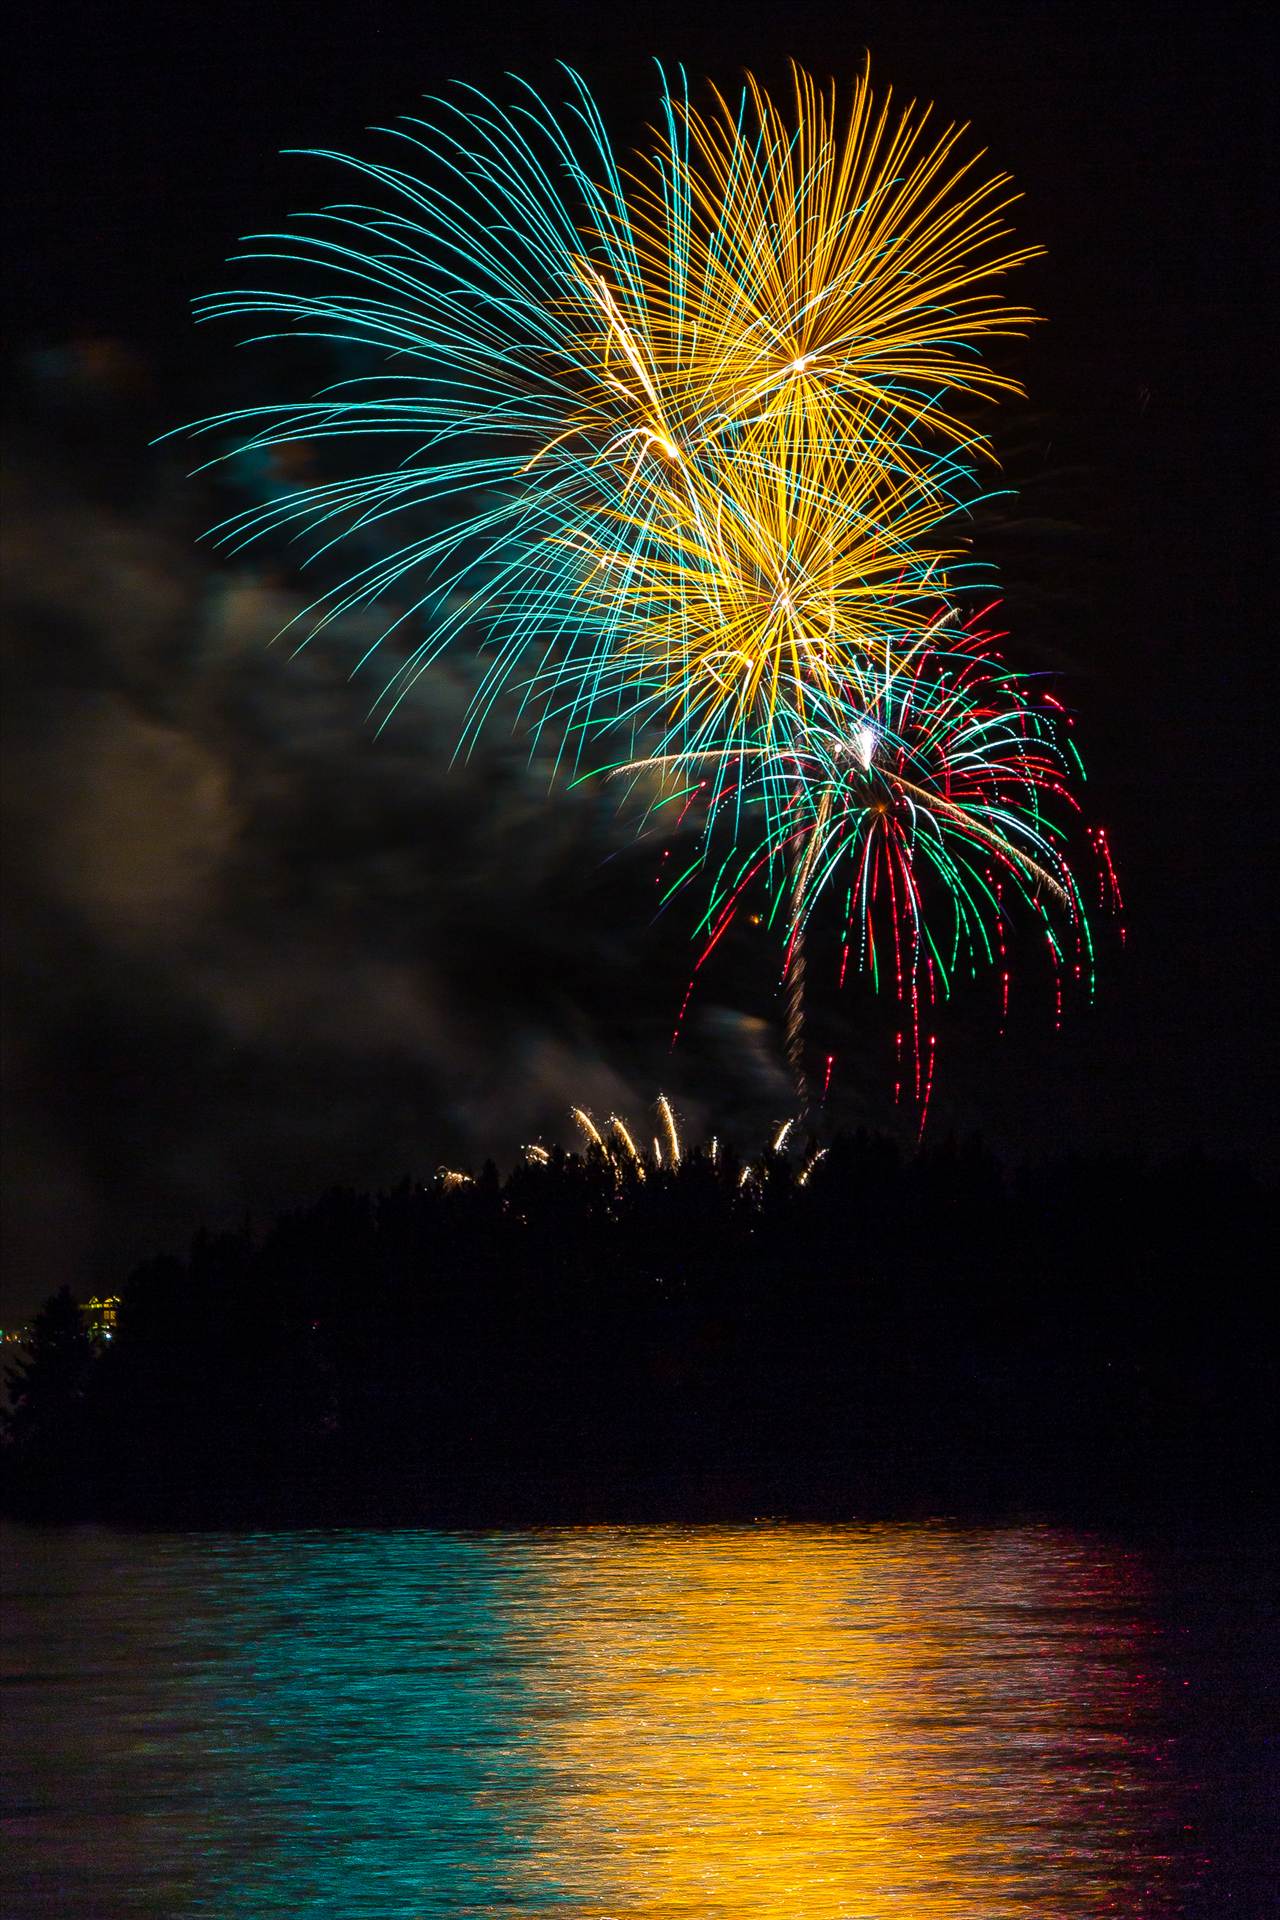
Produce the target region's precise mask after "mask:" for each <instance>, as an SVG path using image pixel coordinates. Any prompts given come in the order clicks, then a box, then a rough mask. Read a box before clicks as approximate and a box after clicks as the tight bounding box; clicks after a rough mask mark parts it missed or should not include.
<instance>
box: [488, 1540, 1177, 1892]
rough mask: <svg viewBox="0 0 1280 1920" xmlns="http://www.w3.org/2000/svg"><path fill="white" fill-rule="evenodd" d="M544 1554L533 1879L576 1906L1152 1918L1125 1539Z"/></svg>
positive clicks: (1141, 1703)
mask: <svg viewBox="0 0 1280 1920" xmlns="http://www.w3.org/2000/svg"><path fill="white" fill-rule="evenodd" d="M547 1544H548V1546H549V1545H550V1542H548V1543H547ZM552 1557H553V1560H554V1563H555V1571H554V1574H553V1578H552V1590H551V1592H550V1593H546V1592H544V1593H543V1595H542V1597H541V1604H540V1606H539V1612H540V1613H541V1612H542V1608H543V1607H544V1606H545V1607H547V1610H548V1614H549V1615H550V1616H551V1617H547V1616H546V1615H544V1617H543V1618H542V1619H541V1620H540V1622H539V1624H540V1627H541V1630H542V1633H543V1635H545V1641H544V1645H545V1660H544V1661H543V1662H542V1663H541V1664H540V1666H539V1668H538V1671H537V1674H536V1675H535V1676H534V1677H533V1678H532V1681H531V1682H530V1684H531V1686H532V1693H533V1699H532V1705H531V1719H532V1724H529V1723H526V1727H525V1730H524V1731H525V1733H526V1737H529V1738H531V1740H532V1743H533V1745H534V1747H535V1749H536V1751H537V1755H538V1763H539V1771H540V1772H541V1771H542V1770H543V1769H545V1770H546V1776H547V1780H548V1788H549V1790H548V1791H547V1793H546V1795H545V1799H544V1802H543V1808H544V1811H543V1813H542V1815H541V1817H540V1820H539V1832H538V1836H537V1840H536V1843H535V1844H534V1846H533V1847H532V1848H531V1850H530V1852H529V1854H528V1856H527V1868H528V1874H529V1884H530V1885H532V1884H534V1883H536V1884H537V1886H538V1887H539V1888H540V1889H541V1890H542V1891H543V1893H544V1894H545V1891H546V1889H547V1886H548V1883H549V1882H550V1883H552V1884H556V1883H558V1884H559V1886H560V1888H561V1889H562V1897H564V1898H566V1899H567V1900H568V1901H569V1903H570V1905H571V1907H572V1910H573V1911H583V1912H587V1913H590V1914H592V1915H599V1916H614V1917H616V1920H622V1916H627V1920H641V1916H645V1917H646V1920H647V1917H648V1916H653V1917H654V1920H658V1916H661V1920H680V1917H681V1916H686V1915H687V1916H694V1915H698V1916H703V1915H712V1914H717V1915H718V1914H724V1915H733V1916H735V1920H757V1917H758V1920H765V1916H770V1917H773V1916H777V1920H783V1916H785V1920H879V1917H880V1916H890V1915H893V1916H906V1917H907V1920H1000V1917H1001V1916H1005V1915H1010V1916H1013V1915H1016V1916H1028V1915H1034V1916H1035V1917H1036V1920H1056V1917H1057V1916H1064V1920H1065V1916H1072V1917H1073V1920H1084V1916H1089V1920H1094V1917H1095V1916H1100V1915H1104V1914H1117V1915H1119V1914H1123V1915H1125V1916H1132V1915H1135V1914H1137V1913H1139V1912H1142V1913H1146V1912H1149V1911H1154V1910H1155V1909H1153V1908H1151V1907H1149V1906H1148V1905H1147V1904H1146V1901H1147V1898H1148V1896H1150V1895H1151V1894H1152V1893H1153V1892H1154V1891H1155V1882H1154V1876H1155V1875H1156V1874H1157V1870H1158V1861H1157V1859H1156V1856H1155V1853H1154V1850H1153V1847H1152V1844H1151V1838H1150V1835H1148V1834H1146V1833H1144V1831H1143V1826H1144V1819H1145V1816H1146V1808H1145V1802H1144V1799H1143V1793H1142V1785H1141V1783H1142V1779H1143V1777H1144V1775H1143V1771H1142V1769H1137V1770H1135V1767H1134V1764H1133V1761H1134V1755H1133V1751H1132V1743H1133V1742H1134V1740H1135V1739H1137V1740H1140V1739H1141V1737H1142V1731H1143V1725H1144V1722H1145V1721H1146V1719H1147V1712H1148V1706H1149V1702H1148V1700H1147V1697H1146V1683H1145V1682H1144V1680H1143V1678H1142V1674H1141V1668H1142V1664H1143V1663H1142V1661H1141V1660H1140V1659H1139V1658H1137V1655H1138V1653H1139V1651H1140V1648H1139V1647H1138V1645H1137V1640H1138V1638H1139V1635H1140V1631H1141V1630H1140V1628H1139V1627H1138V1625H1137V1624H1136V1617H1135V1613H1134V1610H1133V1603H1134V1600H1135V1598H1136V1594H1135V1585H1136V1583H1137V1581H1138V1573H1137V1567H1136V1562H1133V1561H1131V1560H1129V1559H1128V1557H1127V1556H1125V1555H1124V1554H1121V1553H1118V1552H1117V1551H1116V1550H1114V1549H1106V1550H1097V1549H1095V1548H1093V1547H1092V1546H1091V1545H1090V1544H1089V1543H1088V1542H1087V1541H1084V1540H1081V1539H1080V1537H1079V1536H1063V1535H1060V1534H1054V1533H1050V1532H1048V1531H1038V1530H1024V1531H1018V1532H1015V1533H1005V1534H985V1535H977V1534H975V1535H972V1536H968V1535H965V1534H963V1533H958V1532H956V1531H944V1530H942V1529H937V1530H933V1529H928V1528H901V1527H898V1528H884V1529H878V1528H870V1529H865V1530H857V1531H849V1530H833V1531H829V1532H828V1531H823V1530H818V1529H792V1528H778V1529H761V1530H759V1531H752V1530H744V1531H726V1532H703V1531H697V1530H690V1531H678V1530H672V1529H664V1530H661V1531H658V1530H654V1531H652V1532H649V1531H645V1530H639V1531H626V1532H620V1533H616V1534H615V1533H610V1532H607V1531H601V1532H590V1533H585V1534H578V1535H574V1536H568V1537H566V1536H560V1537H559V1539H558V1540H557V1541H556V1543H555V1552H554V1554H553V1556H552ZM521 1910H526V1909H523V1908H522V1909H521Z"/></svg>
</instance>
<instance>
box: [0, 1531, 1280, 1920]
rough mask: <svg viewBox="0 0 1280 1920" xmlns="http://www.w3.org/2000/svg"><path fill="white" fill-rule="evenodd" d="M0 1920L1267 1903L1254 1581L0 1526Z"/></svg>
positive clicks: (1068, 1567)
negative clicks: (0, 1564) (0, 1712)
mask: <svg viewBox="0 0 1280 1920" xmlns="http://www.w3.org/2000/svg"><path fill="white" fill-rule="evenodd" d="M4 1546H5V1566H6V1589H7V1603H6V1608H5V1622H6V1624H5V1644H4V1652H5V1663H4V1671H5V1692H6V1711H5V1714H4V1728H5V1732H4V1757H5V1799H6V1813H7V1828H8V1831H7V1845H6V1848H5V1854H4V1865H3V1868H0V1886H2V1888H3V1896H4V1898H3V1905H2V1906H0V1911H2V1912H3V1914H4V1915H5V1916H6V1920H9V1916H21V1920H27V1916H31V1917H32V1920H35V1916H40V1915H55V1914H56V1915H58V1916H60V1920H80V1916H89V1915H92V1916H94V1917H95V1920H115V1916H127V1915H135V1914H136V1915H143V1914H145V1915H163V1916H166V1920H170V1917H171V1920H180V1917H181V1916H187V1915H211V1916H218V1920H241V1917H242V1916H243V1920H263V1917H264V1916H268V1915H276V1914H281V1915H289V1916H291V1920H304V1916H332V1917H333V1920H356V1917H357V1916H369V1917H370V1920H400V1917H401V1916H404V1917H405V1920H409V1916H413V1917H414V1920H419V1917H425V1916H436V1915H441V1916H444V1915H447V1916H449V1917H450V1920H458V1917H459V1916H467V1915H486V1916H487V1915H503V1916H516V1915H519V1916H531V1917H532V1916H538V1917H539V1920H543V1917H544V1916H562V1917H563V1920H580V1917H581V1920H586V1916H591V1920H606V1916H607V1917H609V1920H624V1917H625V1920H641V1916H643V1917H644V1920H650V1917H652V1920H685V1917H686V1916H687V1917H688V1920H695V1916H696V1917H698V1920H702V1917H703V1916H721V1915H723V1916H725V1920H765V1916H770V1917H771V1920H784V1917H785V1920H881V1917H882V1916H884V1920H889V1916H895V1917H899V1916H900V1920H953V1917H954V1920H1004V1917H1005V1916H1008V1920H1015V1916H1016V1917H1017V1920H1066V1917H1067V1916H1070V1917H1071V1920H1086V1917H1087V1920H1096V1917H1097V1916H1104V1915H1107V1916H1110V1915H1114V1916H1117V1917H1118V1920H1138V1917H1139V1916H1143V1917H1144V1920H1145V1917H1146V1916H1190V1915H1195V1916H1201V1915H1203V1916H1213V1917H1216V1916H1220V1915H1221V1916H1227V1915H1239V1916H1241V1920H1262V1917H1263V1916H1265V1915H1267V1914H1271V1913H1274V1912H1277V1911H1280V1877H1277V1860H1276V1855H1275V1852H1274V1850H1273V1836H1272V1832H1271V1830H1270V1829H1269V1826H1268V1822H1269V1820H1270V1819H1272V1818H1274V1815H1275V1811H1276V1810H1275V1807H1274V1805H1273V1804H1271V1803H1270V1801H1269V1785H1270V1780H1269V1775H1268V1737H1269V1734H1270V1732H1271V1723H1270V1716H1269V1710H1268V1704H1267V1702H1268V1686H1269V1684H1271V1683H1273V1682H1274V1677H1275V1670H1274V1665H1273V1660H1274V1642H1273V1641H1271V1640H1270V1637H1269V1630H1268V1625H1267V1618H1266V1586H1267V1583H1266V1581H1265V1579H1264V1577H1263V1575H1262V1573H1261V1572H1260V1569H1259V1563H1258V1562H1257V1560H1256V1559H1255V1560H1252V1561H1250V1560H1249V1559H1248V1558H1247V1557H1245V1558H1243V1559H1241V1560H1239V1561H1238V1562H1237V1561H1236V1560H1232V1559H1223V1558H1221V1557H1215V1556H1213V1555H1209V1554H1207V1553H1202V1554H1201V1555H1199V1556H1188V1555H1186V1554H1183V1555H1181V1556H1179V1555H1175V1554H1172V1553H1169V1552H1164V1553H1153V1552H1151V1551H1142V1550H1139V1549H1137V1548H1134V1547H1126V1546H1118V1545H1116V1544H1114V1543H1108V1542H1105V1541H1102V1540H1100V1539H1095V1538H1093V1537H1091V1536H1088V1535H1083V1534H1072V1533H1068V1532H1062V1531H1054V1530H1051V1529H1047V1528H1034V1527H1030V1528H1019V1529H1013V1530H1000V1531H974V1530H964V1529H959V1528H948V1527H943V1526H931V1527H899V1526H875V1527H866V1528H856V1527H855V1528H835V1529H830V1530H827V1529H818V1528H807V1527H785V1526H760V1527H753V1528H746V1529H733V1530H712V1529H680V1528H635V1529H617V1530H614V1529H584V1530H562V1531H561V1530H557V1531H549V1532H545V1533H505V1534H474V1535H447V1534H439V1533H427V1532H423V1533H411V1532H410V1533H366V1532H338V1533H326V1534H320V1533H315V1534H204V1535H200V1534H161V1535H138V1534H127V1533H113V1532H109V1531H105V1530H95V1529H72V1530H66V1531H58V1530H52V1529H50V1530H40V1529H32V1530H26V1529H16V1528H14V1529H7V1530H6V1531H5V1535H4Z"/></svg>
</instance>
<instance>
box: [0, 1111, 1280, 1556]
mask: <svg viewBox="0 0 1280 1920" xmlns="http://www.w3.org/2000/svg"><path fill="white" fill-rule="evenodd" d="M806 1161H807V1156H805V1158H804V1159H802V1160H797V1161H795V1162H792V1161H789V1160H787V1159H785V1158H782V1157H774V1158H772V1159H766V1160H765V1161H764V1162H763V1163H757V1171H756V1172H755V1173H754V1174H753V1175H752V1176H750V1177H749V1178H748V1179H747V1180H746V1182H745V1183H744V1182H743V1180H742V1174H741V1169H740V1167H739V1166H738V1165H737V1164H735V1163H734V1162H733V1161H732V1160H731V1159H730V1158H728V1157H726V1156H720V1157H719V1158H718V1159H717V1160H715V1161H713V1160H712V1159H710V1158H709V1157H708V1156H707V1155H706V1154H704V1153H702V1152H694V1153H692V1154H690V1155H689V1156H687V1157H686V1159H685V1160H684V1161H683V1163H682V1164H681V1165H680V1166H679V1167H678V1168H675V1169H672V1168H667V1169H666V1170H656V1169H650V1170H649V1172H648V1173H647V1177H645V1178H644V1179H643V1180H641V1179H638V1178H636V1177H635V1176H634V1174H632V1175H630V1176H629V1177H625V1178H624V1177H620V1176H619V1174H618V1172H617V1171H616V1169H614V1168H613V1167H611V1166H610V1165H609V1164H608V1163H607V1162H606V1161H605V1159H604V1158H603V1156H597V1157H594V1158H592V1157H588V1158H586V1159H582V1158H578V1157H567V1156H563V1155H556V1156H553V1158H552V1159H551V1161H550V1163H549V1164H548V1165H545V1166H520V1167H518V1168H516V1170H515V1171H514V1172H512V1173H511V1174H510V1175H509V1177H508V1178H507V1179H506V1180H505V1181H503V1180H500V1179H499V1177H498V1175H497V1173H496V1172H495V1170H494V1169H493V1167H492V1166H487V1167H486V1168H485V1169H484V1171H483V1172H482V1173H481V1174H480V1175H479V1177H478V1178H477V1179H475V1180H474V1181H472V1182H465V1183H460V1182H451V1183H449V1184H446V1183H444V1182H441V1181H438V1180H437V1181H435V1182H433V1183H431V1185H429V1186H428V1187H425V1188H424V1187H422V1186H421V1185H420V1184H414V1183H412V1182H410V1181H408V1180H406V1181H405V1182H404V1183H403V1184H402V1185H401V1186H400V1187H399V1188H397V1189H396V1190H395V1191H393V1192H390V1193H385V1194H380V1195H378V1196H370V1195H368V1194H361V1193H355V1192H348V1191H341V1190H335V1191H331V1192H329V1193H326V1194H325V1195H324V1197H323V1198H322V1199H320V1200H319V1201H317V1202H316V1204H315V1205H314V1206H312V1207H309V1208H307V1209H306V1210H304V1211H302V1212H297V1213H292V1214H289V1215H287V1216H285V1217H283V1218H282V1219H280V1220H279V1221H278V1222H277V1223H276V1224H275V1225H273V1226H272V1227H271V1228H270V1229H269V1230H268V1231H266V1232H262V1233H255V1232H253V1231H252V1230H251V1229H249V1228H248V1227H246V1228H245V1229H244V1230H243V1231H240V1232H235V1233H226V1234H218V1235H210V1234H206V1233H202V1234H200V1235H199V1236H198V1238H197V1239H196V1241H195V1243H194V1245H193V1246H192V1248H191V1251H190V1254H189V1255H188V1256H187V1258H185V1259H177V1258H168V1257H166V1258H158V1259H154V1260H151V1261H148V1262H147V1263H145V1264H144V1265H142V1266H140V1267H139V1268H138V1269H137V1270H136V1271H135V1272H134V1273H133V1274H132V1275H131V1276H130V1277H129V1279H128V1281H127V1282H126V1283H125V1285H124V1286H123V1288H122V1304H121V1308H120V1315H119V1323H118V1327H117V1329H116V1331H115V1335H114V1338H113V1339H112V1341H111V1342H110V1343H109V1344H105V1343H102V1342H95V1341H94V1340H93V1339H92V1338H91V1337H90V1335H89V1334H88V1333H87V1332H86V1330H85V1327H84V1326H83V1324H82V1319H81V1315H80V1313H79V1310H78V1308H77V1307H76V1304H75V1302H74V1301H73V1300H72V1298H71V1297H70V1295H69V1294H67V1293H66V1292H65V1291H64V1293H63V1294H61V1295H57V1296H55V1297H54V1298H53V1299H51V1300H50V1301H49V1302H48V1303H47V1304H46V1305H45V1307H44V1308H43V1309H42V1311H41V1313H40V1315H39V1317H38V1319H37V1322H36V1325H35V1330H34V1336H33V1340H32V1343H31V1346H30V1349H29V1351H28V1354H27V1356H26V1357H25V1358H24V1359H23V1360H21V1361H20V1362H19V1364H18V1365H17V1366H16V1367H14V1368H12V1369H11V1370H10V1380H9V1401H10V1404H9V1409H8V1412H7V1414H6V1416H5V1426H6V1436H5V1445H4V1454H5V1466H6V1474H5V1482H6V1502H7V1505H8V1506H9V1508H10V1510H13V1511H17V1512H19V1513H21V1514H25V1515H28V1516H32V1517H48V1518H60V1519H80V1518H96V1519H103V1520H110V1521H119V1522H127V1523H156V1524H162V1525H223V1524H225V1525H259V1524H263V1525H293V1524H300V1525H312V1524H348V1523H351V1524H354V1523H370V1524H444V1525H471V1524H479V1525H488V1524H505V1523H520V1522H527V1523H539V1522H558V1521H597V1520H620V1521H621V1520H641V1519H650V1518H652V1519H664V1520H672V1519H676V1520H678V1519H689V1520H702V1519H718V1520H738V1519H749V1518H752V1517H754V1516H759V1515H790V1516H794V1517H797V1518H815V1519H817V1518H821V1519H838V1518H844V1517H854V1516H858V1515H874V1514H877V1513H879V1514H894V1515H904V1514H909V1513H910V1514H924V1513H938V1514H958V1515H962V1516H963V1515H971V1516H973V1517H982V1516H988V1515H994V1514H997V1513H1002V1512H1013V1511H1017V1512H1020V1513H1026V1512H1042V1513H1046V1514H1051V1515H1052V1514H1061V1515H1063V1516H1068V1515H1071V1516H1077V1517H1079V1516H1083V1517H1095V1518H1097V1519H1099V1520H1110V1519H1113V1518H1114V1519H1119V1520H1123V1519H1124V1518H1126V1517H1133V1518H1140V1517H1142V1516H1145V1515H1148V1514H1152V1515H1164V1514H1168V1515H1172V1516H1175V1517H1176V1515H1177V1514H1179V1513H1181V1512H1186V1513H1200V1512H1204V1511H1206V1510H1208V1509H1218V1508H1221V1507H1223V1506H1224V1505H1225V1506H1227V1507H1229V1508H1231V1509H1232V1510H1236V1509H1239V1508H1241V1507H1247V1506H1250V1505H1253V1504H1254V1503H1258V1502H1264V1501H1265V1500H1266V1499H1267V1496H1268V1488H1269V1484H1270V1475H1271V1469H1272V1466H1273V1464H1274V1459H1275V1451H1274V1440H1275V1434H1274V1408H1275V1406H1276V1404H1277V1401H1278V1400H1280V1394H1278V1393H1277V1380H1276V1368H1275V1358H1274V1356H1275V1344H1274V1338H1273V1333H1274V1326H1273V1307H1272V1301H1273V1292H1272V1288H1271V1286H1270V1284H1269V1283H1264V1279H1263V1276H1264V1274H1265V1273H1266V1272H1267V1270H1268V1268H1269V1264H1270V1262H1269V1255H1270V1252H1271V1246H1272V1242H1273V1239H1274V1234H1273V1231H1272V1209H1271V1201H1270V1198H1269V1196H1268V1195H1267V1194H1265V1193H1264V1192H1263V1191H1261V1190H1260V1189H1259V1188H1258V1187H1257V1186H1256V1185H1255V1184H1254V1182H1253V1181H1252V1179H1251V1177H1250V1176H1249V1175H1248V1173H1247V1172H1246V1171H1245V1170H1243V1169H1242V1168H1240V1167H1238V1166H1236V1165H1234V1164H1231V1165H1228V1164H1220V1163H1216V1162H1214V1161H1212V1160H1209V1159H1206V1158H1203V1157H1191V1158H1187V1159H1185V1160H1182V1161H1179V1162H1175V1163H1169V1164H1164V1165H1159V1166H1154V1167H1147V1166H1144V1165H1143V1164H1141V1163H1139V1162H1138V1161H1137V1160H1134V1161H1132V1162H1129V1161H1119V1160H1106V1159H1082V1158H1076V1159H1065V1160H1062V1161H1059V1162H1057V1163H1056V1164H1054V1165H1052V1166H1043V1167H1039V1168H1024V1169H1021V1170H1017V1171H1012V1172H1007V1171H1004V1170H1002V1168H1001V1166H1000V1164H999V1163H998V1162H997V1160H996V1159H995V1158H994V1157H993V1156H992V1155H991V1154H990V1153H989V1152H988V1151H986V1150H985V1148H984V1147H983V1146H982V1145H981V1144H980V1143H979V1142H976V1141H971V1142H968V1143H956V1142H951V1143H948V1144H945V1145H942V1146H939V1147H935V1148H933V1149H931V1150H929V1151H926V1152H924V1153H921V1154H919V1155H918V1156H915V1157H905V1156H903V1155H902V1154H900V1153H899V1151H898V1150H897V1149H896V1148H895V1147H894V1146H893V1145H892V1144H891V1143H890V1142H888V1141H887V1140H884V1139H881V1138H874V1137H868V1136H866V1135H859V1136H857V1137H854V1138H842V1139H837V1140H836V1141H834V1142H833V1144H832V1145H831V1148H830V1150H829V1152H828V1153H827V1154H826V1156H825V1157H824V1158H823V1159H821V1160H820V1161H819V1162H818V1163H817V1164H816V1165H814V1166H813V1167H812V1171H811V1174H810V1177H808V1178H807V1179H803V1180H802V1179H801V1177H800V1174H799V1173H798V1171H797V1169H798V1167H800V1166H801V1165H803V1164H806Z"/></svg>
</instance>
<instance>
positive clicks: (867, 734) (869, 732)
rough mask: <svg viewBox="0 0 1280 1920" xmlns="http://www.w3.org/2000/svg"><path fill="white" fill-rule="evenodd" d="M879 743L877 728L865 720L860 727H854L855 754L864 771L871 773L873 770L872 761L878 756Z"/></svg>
mask: <svg viewBox="0 0 1280 1920" xmlns="http://www.w3.org/2000/svg"><path fill="white" fill-rule="evenodd" d="M878 744H879V735H878V734H877V732H876V730H875V728H874V727H873V726H871V725H870V724H869V723H868V722H866V721H864V722H863V723H862V725H861V726H860V727H855V728H854V730H853V741H852V746H853V754H854V758H855V759H856V760H857V762H858V765H859V766H860V767H861V768H862V771H863V772H864V773H870V771H871V762H872V761H873V760H874V759H875V757H876V747H877V745H878Z"/></svg>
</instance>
